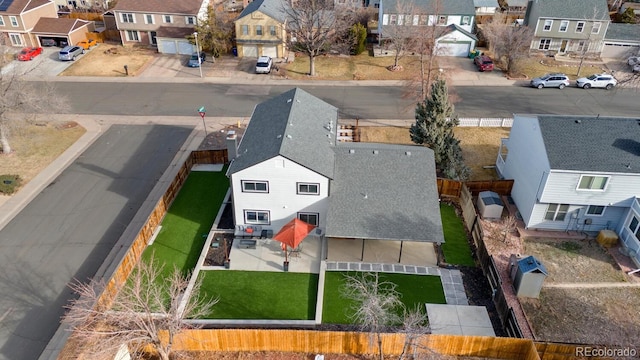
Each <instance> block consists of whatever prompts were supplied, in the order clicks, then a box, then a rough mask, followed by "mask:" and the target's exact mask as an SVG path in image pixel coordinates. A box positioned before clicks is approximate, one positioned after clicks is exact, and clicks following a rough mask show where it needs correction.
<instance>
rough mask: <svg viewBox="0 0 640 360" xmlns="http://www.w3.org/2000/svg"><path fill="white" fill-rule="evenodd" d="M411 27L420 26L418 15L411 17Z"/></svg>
mask: <svg viewBox="0 0 640 360" xmlns="http://www.w3.org/2000/svg"><path fill="white" fill-rule="evenodd" d="M411 25H413V26H418V25H420V15H413V23H412V24H411Z"/></svg>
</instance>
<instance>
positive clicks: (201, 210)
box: [142, 169, 229, 273]
mask: <svg viewBox="0 0 640 360" xmlns="http://www.w3.org/2000/svg"><path fill="white" fill-rule="evenodd" d="M224 170H225V169H223V171H221V172H208V171H193V172H191V173H190V174H189V177H188V178H187V180H186V181H185V183H184V185H183V187H182V189H181V190H180V192H179V193H178V195H177V196H176V199H175V200H174V201H173V204H171V207H170V208H169V210H168V212H167V215H166V216H165V218H164V220H163V221H162V230H160V233H159V234H158V236H157V237H156V239H155V241H154V242H153V244H152V245H151V246H149V247H147V249H145V251H144V253H143V254H142V257H143V259H145V260H148V259H149V258H150V257H151V256H152V255H153V256H154V258H155V260H156V261H158V262H160V263H164V264H165V268H164V271H165V273H169V272H171V271H173V267H174V265H175V266H177V267H178V269H180V270H182V271H183V272H184V273H186V272H188V271H191V270H192V269H193V268H194V267H195V266H196V262H197V260H198V257H199V256H200V252H201V251H202V247H203V246H204V243H205V241H206V234H208V232H209V230H210V229H211V226H212V225H213V221H214V220H215V218H216V214H217V213H218V210H219V209H220V206H221V205H222V201H223V200H224V196H225V195H226V193H227V189H228V188H229V181H228V180H227V178H226V176H225V175H224V174H225V172H224ZM154 254H155V255H154Z"/></svg>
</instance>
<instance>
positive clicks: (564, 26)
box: [560, 20, 569, 32]
mask: <svg viewBox="0 0 640 360" xmlns="http://www.w3.org/2000/svg"><path fill="white" fill-rule="evenodd" d="M568 27H569V21H568V20H562V21H560V32H567V28H568Z"/></svg>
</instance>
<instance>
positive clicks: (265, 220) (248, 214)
mask: <svg viewBox="0 0 640 360" xmlns="http://www.w3.org/2000/svg"><path fill="white" fill-rule="evenodd" d="M261 215H262V216H261ZM254 218H255V219H254ZM261 218H262V219H261ZM270 219H271V214H270V213H269V210H244V223H245V224H261V225H269V224H271V222H270Z"/></svg>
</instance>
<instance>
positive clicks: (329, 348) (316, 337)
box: [173, 329, 539, 360]
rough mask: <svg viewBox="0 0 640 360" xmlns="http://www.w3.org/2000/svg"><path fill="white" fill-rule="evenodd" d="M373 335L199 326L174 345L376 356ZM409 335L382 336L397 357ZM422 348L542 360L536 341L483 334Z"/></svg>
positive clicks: (434, 338)
mask: <svg viewBox="0 0 640 360" xmlns="http://www.w3.org/2000/svg"><path fill="white" fill-rule="evenodd" d="M370 340H371V334H370V333H361V332H339V331H313V330H270V329H266V330H265V329H206V330H205V329H198V330H187V331H185V332H182V333H180V334H178V335H177V336H176V338H175V343H174V346H173V349H174V350H178V351H180V350H182V351H246V352H259V351H283V352H298V353H316V354H343V353H346V354H372V353H375V352H376V348H375V347H374V346H373V344H372V343H371V341H370ZM404 341H405V334H402V333H392V334H382V348H383V352H384V353H385V354H387V355H399V354H400V353H402V349H403V347H404ZM418 343H419V348H428V349H430V350H432V351H435V352H437V353H439V354H442V355H455V356H475V357H487V358H494V359H518V360H535V359H539V356H538V353H537V351H536V348H535V346H534V344H533V341H531V340H528V339H514V338H498V337H485V336H457V335H426V336H423V337H422V338H421V339H420V341H419V342H418Z"/></svg>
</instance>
